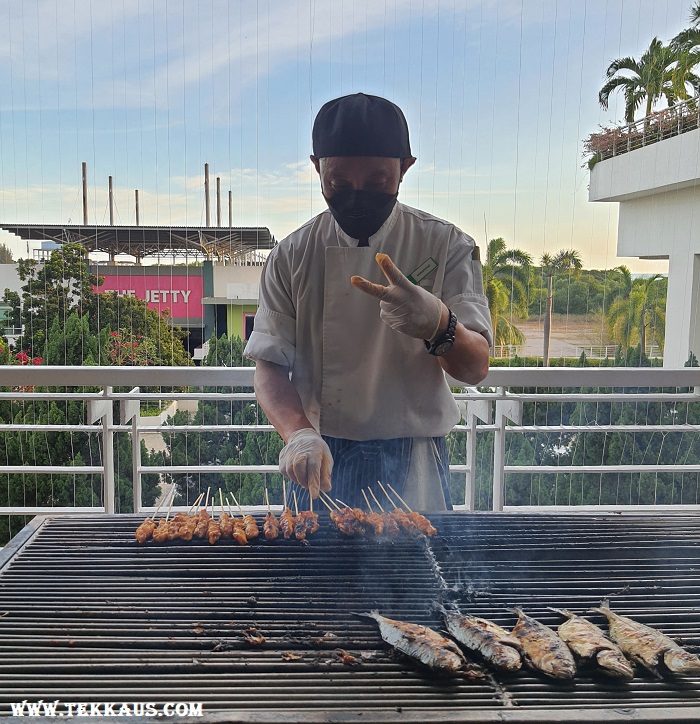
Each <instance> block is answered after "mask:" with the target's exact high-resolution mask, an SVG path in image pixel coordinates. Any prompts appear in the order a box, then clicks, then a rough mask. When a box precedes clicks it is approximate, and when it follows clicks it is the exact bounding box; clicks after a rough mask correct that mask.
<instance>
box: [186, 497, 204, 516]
mask: <svg viewBox="0 0 700 724" xmlns="http://www.w3.org/2000/svg"><path fill="white" fill-rule="evenodd" d="M203 497H204V493H200V494H199V497H198V498H197V500H195V501H194V503H192V507H191V508H190V509H189V510H188V511H187V515H188V516H189V515H192V511H193V510H194V509H195V508H196V507H197V506H198V505H199V504H200V503H201V502H202V498H203Z"/></svg>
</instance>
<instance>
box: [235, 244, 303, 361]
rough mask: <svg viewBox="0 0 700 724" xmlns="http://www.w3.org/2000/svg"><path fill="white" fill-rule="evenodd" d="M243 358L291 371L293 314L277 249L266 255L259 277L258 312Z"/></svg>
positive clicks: (284, 266) (285, 267)
mask: <svg viewBox="0 0 700 724" xmlns="http://www.w3.org/2000/svg"><path fill="white" fill-rule="evenodd" d="M244 354H245V356H246V357H249V358H251V359H254V360H265V361H266V362H273V363H275V364H278V365H282V366H283V367H287V368H288V369H291V368H292V366H293V365H294V360H295V357H296V310H295V308H294V303H293V301H292V296H291V285H290V275H289V270H288V265H287V264H286V263H285V260H284V259H283V258H282V255H281V254H280V253H279V246H278V247H275V249H273V250H272V252H271V253H270V256H269V257H268V259H267V261H266V262H265V266H264V267H263V272H262V275H261V277H260V295H259V299H258V311H257V312H256V314H255V321H254V323H253V332H252V334H251V335H250V338H249V339H248V343H247V344H246V347H245V350H244Z"/></svg>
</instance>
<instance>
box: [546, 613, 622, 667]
mask: <svg viewBox="0 0 700 724" xmlns="http://www.w3.org/2000/svg"><path fill="white" fill-rule="evenodd" d="M551 610H552V611H556V612H557V613H560V614H561V615H562V616H566V617H567V619H568V620H567V621H564V623H563V624H561V625H560V626H559V628H558V629H557V631H558V633H559V636H560V638H561V639H562V640H564V641H565V642H566V644H567V646H568V647H569V648H570V649H571V650H572V651H573V652H574V653H575V654H576V655H577V656H579V657H580V658H582V659H587V660H589V661H591V662H592V663H593V664H594V665H595V666H596V669H598V670H599V671H600V672H601V673H603V674H605V675H606V676H611V677H614V678H616V679H624V680H625V681H632V679H633V678H634V669H633V668H632V666H631V664H630V662H629V661H627V659H626V658H625V655H624V654H623V653H622V651H620V649H619V648H618V647H617V646H616V645H615V644H614V643H613V642H612V641H611V640H610V639H609V638H607V636H605V634H604V633H603V632H602V631H601V630H600V629H599V628H598V627H597V626H596V625H595V624H593V623H591V622H590V621H589V620H588V619H585V618H583V617H581V616H577V615H576V614H575V613H572V612H571V611H567V610H566V609H560V608H553V609H551Z"/></svg>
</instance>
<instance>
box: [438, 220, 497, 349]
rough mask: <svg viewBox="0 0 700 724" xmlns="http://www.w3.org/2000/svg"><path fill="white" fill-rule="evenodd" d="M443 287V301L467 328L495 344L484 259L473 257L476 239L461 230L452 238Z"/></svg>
mask: <svg viewBox="0 0 700 724" xmlns="http://www.w3.org/2000/svg"><path fill="white" fill-rule="evenodd" d="M452 241H453V243H452V244H451V245H450V251H449V253H448V259H447V264H446V269H445V278H444V281H443V286H442V301H443V302H444V303H445V304H446V305H447V306H448V307H449V308H450V309H451V310H452V311H453V312H454V313H455V315H456V316H457V319H458V320H459V321H460V322H461V323H462V324H463V325H464V326H465V327H466V328H467V329H471V330H472V331H474V332H478V333H479V334H482V335H483V336H484V337H486V339H487V340H488V343H489V346H491V344H492V343H493V331H492V329H491V313H490V311H489V305H488V301H487V299H486V295H485V294H484V282H483V277H482V272H481V262H480V261H478V260H476V259H472V251H473V249H474V242H473V240H472V239H471V238H470V237H468V236H466V234H461V233H459V234H458V236H457V238H456V239H454V240H452Z"/></svg>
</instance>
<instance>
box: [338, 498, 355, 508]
mask: <svg viewBox="0 0 700 724" xmlns="http://www.w3.org/2000/svg"><path fill="white" fill-rule="evenodd" d="M336 500H337V501H338V502H339V503H340V504H341V505H342V506H344V507H345V508H350V510H352V508H351V507H350V506H349V505H348V504H347V503H343V501H342V500H341V499H340V498H336Z"/></svg>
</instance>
